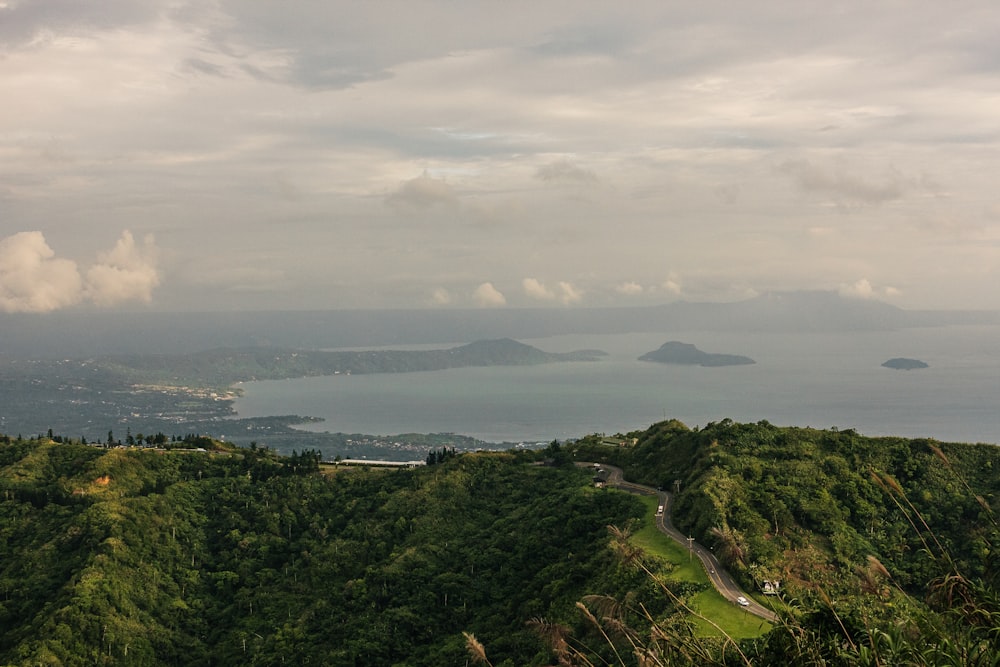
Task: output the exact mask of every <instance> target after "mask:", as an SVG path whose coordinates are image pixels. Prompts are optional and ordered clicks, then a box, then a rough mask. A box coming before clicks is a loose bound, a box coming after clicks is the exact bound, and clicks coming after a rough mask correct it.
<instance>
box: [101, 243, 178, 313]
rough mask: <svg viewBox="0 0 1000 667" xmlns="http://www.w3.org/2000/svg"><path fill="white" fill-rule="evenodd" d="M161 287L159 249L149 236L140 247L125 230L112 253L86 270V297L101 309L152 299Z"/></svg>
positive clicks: (103, 256)
mask: <svg viewBox="0 0 1000 667" xmlns="http://www.w3.org/2000/svg"><path fill="white" fill-rule="evenodd" d="M159 284H160V276H159V274H158V273H157V271H156V248H155V246H154V244H153V237H152V236H147V237H146V238H145V239H144V240H143V245H142V246H141V247H140V246H137V245H136V244H135V239H133V238H132V232H130V231H128V230H125V231H124V232H122V235H121V238H119V239H118V242H117V243H116V244H115V247H114V248H112V249H111V250H110V251H109V252H106V253H102V254H101V256H100V257H99V258H98V262H97V264H94V265H93V266H92V267H90V269H88V270H87V286H86V288H85V295H86V297H87V298H88V299H90V300H91V301H93V302H94V303H95V304H97V305H98V306H113V305H115V304H118V303H121V302H123V301H143V302H146V303H148V302H149V301H150V300H151V299H152V298H153V288H155V287H156V286H157V285H159Z"/></svg>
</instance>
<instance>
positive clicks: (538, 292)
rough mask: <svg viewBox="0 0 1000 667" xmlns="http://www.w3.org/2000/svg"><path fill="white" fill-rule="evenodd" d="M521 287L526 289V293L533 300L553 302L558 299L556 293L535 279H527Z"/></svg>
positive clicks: (522, 282)
mask: <svg viewBox="0 0 1000 667" xmlns="http://www.w3.org/2000/svg"><path fill="white" fill-rule="evenodd" d="M521 287H523V288H524V293H525V294H527V295H528V296H530V297H531V298H532V299H539V300H540V301H552V300H553V299H555V298H556V295H555V293H554V292H553V291H552V290H550V289H549V288H548V287H546V286H545V285H543V284H542V283H541V282H539V281H538V280H536V279H534V278H525V279H524V280H522V281H521Z"/></svg>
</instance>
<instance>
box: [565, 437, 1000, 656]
mask: <svg viewBox="0 0 1000 667" xmlns="http://www.w3.org/2000/svg"><path fill="white" fill-rule="evenodd" d="M628 436H629V437H628V438H624V437H623V438H622V441H623V442H630V441H631V440H632V438H635V439H636V445H635V446H634V447H614V448H609V447H607V446H606V445H603V444H601V443H602V442H603V441H604V439H601V438H597V437H590V438H586V439H584V440H583V441H581V442H579V443H577V444H576V445H575V446H574V454H575V455H576V456H579V457H582V458H599V457H602V456H603V457H605V458H607V459H608V460H609V461H612V462H615V463H617V464H618V465H621V466H622V467H623V468H624V470H625V474H626V477H628V478H629V479H633V480H637V481H642V482H645V483H647V484H650V485H654V486H661V487H662V488H664V489H665V490H668V491H674V492H675V497H674V503H673V507H672V517H673V520H674V523H675V524H676V525H677V526H678V527H679V528H680V529H681V531H683V532H684V533H685V534H688V535H692V536H693V537H694V538H695V539H696V540H698V541H699V542H701V543H702V544H705V545H708V546H710V547H711V548H712V549H713V551H714V552H715V554H716V555H717V556H718V557H719V558H720V560H722V562H723V563H724V564H725V565H726V566H727V567H728V568H729V569H730V571H731V573H732V574H733V575H734V576H735V577H736V578H737V579H738V580H739V581H740V582H741V583H742V585H743V586H744V587H745V588H746V590H749V591H761V590H762V589H763V587H764V584H765V582H780V587H781V591H782V598H783V599H784V600H785V601H787V602H789V603H790V604H789V606H788V607H785V608H784V609H785V612H786V613H787V616H786V618H787V620H788V623H789V624H788V625H786V626H784V627H781V628H778V629H776V630H775V631H774V632H773V633H772V636H771V637H770V638H769V640H768V641H769V642H771V644H772V646H771V647H770V648H769V649H768V650H767V651H765V655H769V656H771V657H772V658H774V659H775V660H780V659H779V658H777V654H775V653H774V652H773V651H774V646H773V644H775V643H777V644H778V645H779V646H781V648H780V650H779V654H786V657H788V656H787V652H788V651H791V652H792V657H794V656H798V658H797V659H800V660H808V661H813V660H817V661H819V660H822V661H824V662H825V663H827V664H904V663H905V664H928V665H938V664H996V660H997V659H998V658H997V656H1000V588H998V584H1000V578H998V577H1000V575H998V571H1000V567H998V565H1000V563H998V561H997V551H996V547H997V544H998V541H1000V525H998V521H997V515H998V510H1000V448H997V447H996V446H993V445H969V444H956V443H941V442H936V441H933V440H921V439H916V440H910V439H904V438H893V437H881V438H869V437H865V436H862V435H859V434H858V433H856V432H854V431H849V430H848V431H836V430H817V429H810V428H788V427H776V426H773V425H771V424H768V423H767V422H761V423H758V424H739V423H734V422H731V421H730V420H724V421H722V422H719V423H715V424H709V425H707V426H706V427H705V428H702V429H694V430H692V429H689V428H687V427H686V426H685V425H684V424H682V423H680V422H678V421H676V420H674V421H668V422H663V423H660V424H655V425H653V426H652V427H651V428H650V429H648V430H646V431H642V432H636V433H631V434H628ZM759 599H761V600H766V599H767V598H765V597H764V596H759ZM771 599H773V598H771ZM783 633H785V636H784V640H782V639H781V637H782V634H783ZM782 641H787V642H789V645H784V644H782ZM893 651H899V653H896V654H894V653H893ZM911 651H912V652H913V653H912V654H910V652H911ZM935 651H940V652H939V653H935ZM880 652H881V654H880ZM927 652H929V653H927ZM956 656H959V658H956ZM987 658H988V660H987ZM761 659H763V658H762V656H761V657H758V660H761ZM953 659H957V660H958V662H954V660H953ZM982 660H987V661H986V662H982Z"/></svg>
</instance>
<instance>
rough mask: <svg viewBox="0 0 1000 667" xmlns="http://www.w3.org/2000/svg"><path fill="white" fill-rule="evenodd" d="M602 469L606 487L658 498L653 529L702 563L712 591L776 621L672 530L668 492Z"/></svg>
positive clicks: (703, 552)
mask: <svg viewBox="0 0 1000 667" xmlns="http://www.w3.org/2000/svg"><path fill="white" fill-rule="evenodd" d="M585 465H593V464H585ZM601 467H602V468H603V469H604V470H606V471H607V473H608V479H607V484H608V486H613V487H615V488H618V489H621V490H623V491H628V492H629V493H635V494H638V495H643V496H657V497H659V500H660V503H659V504H660V505H663V514H660V515H658V516H657V517H656V527H657V528H659V529H660V532H662V533H666V534H667V535H669V536H670V537H671V538H672V539H673V540H674V541H675V542H677V543H678V544H680V545H681V546H683V547H685V548H687V549H689V550H690V551H691V553H693V554H694V555H695V556H697V557H698V560H700V561H701V564H702V565H703V566H704V568H705V572H706V573H707V574H708V578H709V581H711V582H712V585H713V586H715V589H716V590H717V591H719V593H720V594H721V595H722V597H724V598H726V599H727V600H729V601H730V602H732V603H733V604H739V603H738V602H737V599H738V598H740V597H742V598H744V599H746V600H747V603H748V604H746V605H745V606H743V608H744V609H746V610H747V612H749V613H751V614H753V615H754V616H759V617H760V618H763V619H765V620H767V621H770V622H772V623H774V622H776V621H777V620H778V615H777V614H775V613H774V612H773V611H771V610H770V609H768V608H767V607H765V606H763V605H761V604H760V603H758V602H757V601H756V600H754V599H753V598H752V597H750V596H749V595H747V594H746V593H745V592H743V590H742V589H741V588H740V587H739V586H738V585H737V583H736V581H735V580H734V579H733V577H732V576H731V575H730V574H729V573H728V572H727V571H726V570H725V569H723V567H722V564H721V563H719V559H717V558H716V557H715V554H713V553H712V551H711V550H710V549H706V548H705V547H704V546H702V545H700V544H698V543H697V542H695V541H694V540H692V539H689V538H688V537H686V536H685V535H684V534H683V533H682V532H680V531H679V530H677V529H676V528H675V527H674V525H673V523H672V522H671V521H670V503H671V501H672V497H671V495H670V494H669V493H667V492H666V491H657V490H656V489H654V488H653V487H651V486H645V485H643V484H636V483H634V482H629V481H626V480H625V478H624V477H622V470H621V468H616V467H615V466H610V465H605V464H603V463H602V464H601Z"/></svg>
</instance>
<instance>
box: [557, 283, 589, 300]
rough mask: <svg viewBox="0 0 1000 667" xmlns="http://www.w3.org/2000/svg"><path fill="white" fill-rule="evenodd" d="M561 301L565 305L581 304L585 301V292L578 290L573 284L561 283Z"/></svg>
mask: <svg viewBox="0 0 1000 667" xmlns="http://www.w3.org/2000/svg"><path fill="white" fill-rule="evenodd" d="M559 291H560V292H561V293H560V295H559V300H560V301H562V302H563V303H564V304H566V305H569V304H571V303H579V302H580V300H581V299H583V292H582V291H581V290H580V289H578V288H577V287H576V286H574V285H573V283H568V282H566V281H564V280H561V281H559Z"/></svg>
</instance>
